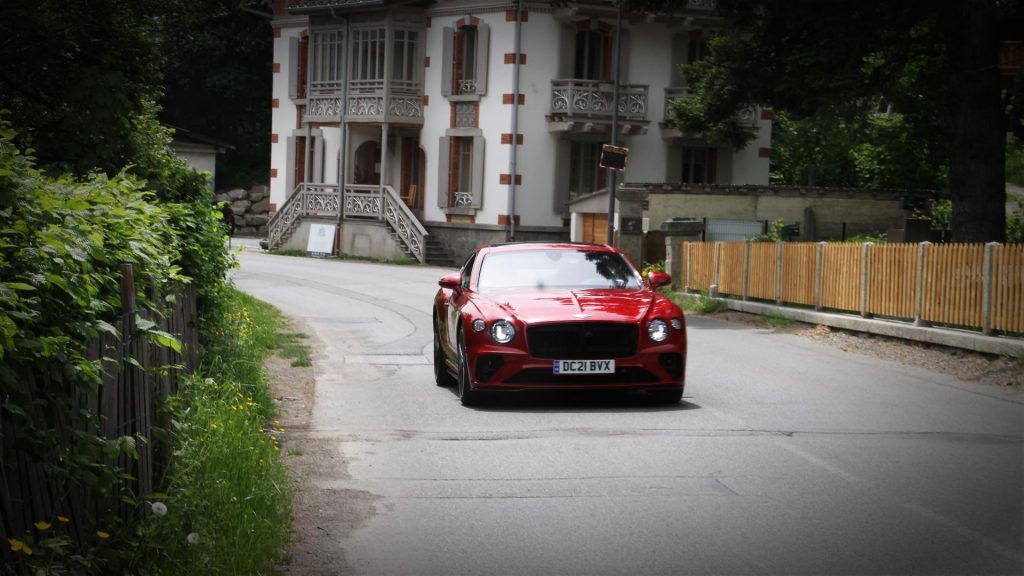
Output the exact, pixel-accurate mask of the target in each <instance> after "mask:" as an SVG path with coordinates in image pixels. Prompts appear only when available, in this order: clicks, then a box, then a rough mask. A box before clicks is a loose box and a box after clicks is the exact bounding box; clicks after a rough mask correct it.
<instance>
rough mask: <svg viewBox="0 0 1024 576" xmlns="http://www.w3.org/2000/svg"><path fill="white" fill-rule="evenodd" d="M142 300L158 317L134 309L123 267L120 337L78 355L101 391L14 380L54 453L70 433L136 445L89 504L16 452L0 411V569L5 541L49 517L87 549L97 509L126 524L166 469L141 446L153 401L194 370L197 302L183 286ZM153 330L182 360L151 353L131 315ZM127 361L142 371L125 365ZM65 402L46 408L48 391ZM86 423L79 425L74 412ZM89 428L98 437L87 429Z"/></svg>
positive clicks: (163, 450)
mask: <svg viewBox="0 0 1024 576" xmlns="http://www.w3.org/2000/svg"><path fill="white" fill-rule="evenodd" d="M148 292H149V293H148V297H149V299H150V300H151V301H152V302H154V303H156V305H157V308H158V309H160V310H163V311H164V312H163V313H162V314H160V313H154V312H151V311H148V310H146V309H141V308H136V305H135V298H134V296H135V291H134V281H133V274H132V269H131V267H130V266H125V267H122V313H121V316H120V318H119V320H118V323H117V324H115V325H117V328H118V329H119V330H120V331H121V333H122V335H123V338H122V339H118V338H116V337H114V336H113V335H109V334H104V335H102V336H101V337H99V338H97V339H95V340H94V341H92V342H90V343H89V344H88V345H87V346H86V349H85V350H84V351H83V354H84V356H85V358H86V359H87V360H90V361H95V362H100V363H101V364H102V366H103V378H102V383H101V384H100V385H98V386H97V387H96V388H95V389H91V390H83V389H82V387H81V386H80V385H78V386H77V387H73V385H72V384H71V383H70V382H69V381H65V379H64V378H62V375H61V374H60V373H59V372H58V371H57V370H56V369H51V370H47V371H45V372H43V373H26V374H22V375H21V380H20V381H21V387H22V388H21V389H22V391H23V392H25V393H26V394H28V396H29V397H31V398H33V399H35V400H38V401H39V402H41V403H42V404H40V405H39V406H45V407H46V408H42V407H39V406H37V407H36V412H35V413H34V414H33V416H34V417H36V418H37V419H38V421H41V422H45V423H46V424H47V426H48V427H51V428H52V429H53V430H55V431H56V434H57V437H58V438H59V439H60V442H61V445H62V446H69V445H70V444H69V442H70V437H71V436H72V435H74V434H75V433H76V431H78V430H85V431H87V432H91V433H97V432H98V433H99V434H100V435H101V436H103V437H104V438H107V439H116V438H119V437H122V436H131V437H136V438H141V439H144V440H145V441H140V442H138V443H137V449H138V452H139V457H138V458H137V459H131V458H128V457H126V456H125V455H121V456H120V457H119V459H118V461H117V462H106V463H105V464H117V465H118V466H119V467H120V468H121V469H122V470H123V471H124V472H126V473H127V474H128V476H129V477H128V478H127V479H125V480H123V481H122V482H121V484H120V485H119V486H118V488H117V490H116V491H115V492H114V493H111V494H109V495H107V497H106V498H105V500H104V501H96V499H94V498H93V497H92V496H91V495H90V494H89V493H88V492H87V490H86V489H85V488H83V487H77V486H68V485H67V484H66V483H64V482H62V480H61V479H60V477H59V474H58V475H53V474H51V473H50V472H49V471H48V469H47V466H46V465H47V464H50V463H49V462H44V461H42V460H41V459H39V458H38V457H36V456H33V455H32V453H30V452H28V451H26V450H25V449H24V446H23V443H24V442H25V438H24V432H23V431H19V430H18V428H17V427H15V426H14V423H13V422H11V421H10V420H9V419H8V420H4V418H3V412H2V411H0V542H2V543H3V544H4V545H3V546H0V560H2V562H3V565H4V566H15V564H14V562H15V558H14V557H13V555H12V552H11V549H10V546H7V545H6V544H7V539H8V538H19V537H21V536H22V535H23V534H25V533H26V532H30V531H31V530H32V524H33V523H35V522H37V521H39V520H46V521H52V520H53V519H54V518H55V517H56V515H57V514H60V515H61V516H64V517H66V518H68V519H69V522H68V526H67V529H68V531H69V534H70V535H71V536H72V537H73V538H75V539H77V540H78V541H79V542H82V541H87V539H88V538H89V537H91V536H90V535H92V534H93V533H95V531H96V530H97V529H98V528H101V527H99V526H97V520H98V519H99V517H100V514H101V512H102V511H103V510H112V509H113V510H116V511H117V513H118V515H119V516H120V517H121V518H122V519H125V520H128V519H130V518H132V517H140V516H141V515H143V514H144V513H145V510H146V508H145V507H144V506H142V505H141V502H143V499H144V498H145V497H146V496H147V495H148V494H150V493H152V492H153V491H154V489H156V488H157V487H158V486H159V483H160V481H161V479H162V477H163V475H164V474H165V472H166V471H167V470H168V469H169V468H170V465H171V451H170V449H169V447H167V446H163V445H161V444H159V443H155V442H151V441H149V440H150V439H152V437H153V436H152V434H153V427H154V426H155V425H159V426H166V425H167V424H168V423H167V422H163V421H160V420H159V418H162V417H163V416H160V415H158V412H157V407H158V404H159V401H160V400H162V398H164V397H166V396H167V395H169V394H173V393H175V392H176V391H177V389H178V383H179V379H180V378H181V377H182V374H183V370H184V371H188V370H191V369H193V368H194V367H195V366H196V365H197V364H198V359H199V358H198V350H199V346H198V332H197V330H196V324H195V319H196V317H195V315H196V294H195V289H194V287H193V286H191V285H187V286H177V287H175V288H174V289H173V291H172V292H171V294H167V295H161V294H159V293H158V292H157V289H156V286H155V285H154V284H152V283H150V284H149V286H148ZM136 314H138V315H139V317H141V318H145V319H147V320H150V321H152V322H155V323H156V325H157V329H158V330H161V331H164V332H168V333H170V334H173V335H175V336H177V337H178V338H179V340H180V341H181V342H182V352H181V353H180V354H179V353H177V352H174V351H173V350H172V349H169V348H166V347H162V346H157V345H154V344H151V343H150V341H149V339H148V338H147V337H146V335H145V334H141V333H138V331H137V330H136V325H135V324H136V323H135V316H136ZM127 356H132V357H134V358H135V359H136V360H137V361H138V362H139V364H141V365H142V366H143V369H141V370H140V369H139V368H137V367H134V366H132V365H131V364H130V363H127V362H125V358H126V357H127ZM61 389H64V390H65V391H66V392H68V393H70V394H69V395H68V396H67V397H69V398H71V403H70V404H71V405H67V406H53V398H54V397H55V396H59V394H57V395H55V394H54V391H59V390H61ZM83 412H85V413H88V414H92V415H95V418H92V419H89V418H84V417H83V416H82V413H83ZM97 427H98V430H97V429H96V428H97ZM124 495H131V496H133V497H134V498H136V499H137V500H136V501H137V502H139V503H140V504H139V505H134V506H132V505H129V504H127V503H125V502H123V501H122V499H121V497H122V496H124Z"/></svg>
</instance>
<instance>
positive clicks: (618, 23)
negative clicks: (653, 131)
mask: <svg viewBox="0 0 1024 576" xmlns="http://www.w3.org/2000/svg"><path fill="white" fill-rule="evenodd" d="M621 35H622V8H616V16H615V48H614V51H615V65H614V67H613V68H612V77H613V79H612V82H613V84H612V146H616V145H618V143H619V142H618V140H619V64H620V60H621V57H622V53H621V49H620V46H621V44H620V42H619V39H620V37H621ZM615 176H616V174H615V170H609V171H608V238H607V241H608V245H610V246H611V245H614V244H615V236H614V234H615Z"/></svg>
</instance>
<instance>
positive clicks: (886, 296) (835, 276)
mask: <svg viewBox="0 0 1024 576" xmlns="http://www.w3.org/2000/svg"><path fill="white" fill-rule="evenodd" d="M680 254H681V257H680V261H681V269H680V270H679V271H678V276H677V277H678V278H679V284H680V285H681V286H682V287H684V288H685V289H687V290H697V291H702V292H708V291H710V290H711V288H712V286H714V287H715V288H716V289H717V292H718V293H719V294H723V295H730V296H736V297H740V298H743V299H744V300H746V299H758V300H769V301H775V302H776V303H777V304H780V305H782V304H796V305H803V306H813V307H814V308H815V309H818V310H822V309H827V310H838V311H845V312H856V313H860V314H861V315H862V316H864V317H871V316H884V317H892V318H899V319H906V320H913V321H914V322H915V323H918V324H931V323H933V324H946V325H954V326H960V327H966V328H973V329H980V330H981V331H982V332H984V333H985V334H990V333H992V332H993V331H1002V332H1012V333H1020V332H1024V245H1019V244H1011V245H1005V246H1004V245H1001V244H997V243H992V244H984V245H983V244H931V243H928V242H924V243H921V244H871V243H868V244H836V243H826V242H818V243H814V242H778V243H770V242H714V243H710V242H684V243H683V244H682V251H681V253H680Z"/></svg>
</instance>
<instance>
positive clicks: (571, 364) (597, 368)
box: [554, 360, 615, 374]
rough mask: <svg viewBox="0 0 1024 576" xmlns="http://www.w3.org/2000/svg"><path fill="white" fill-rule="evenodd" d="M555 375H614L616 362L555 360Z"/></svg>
mask: <svg viewBox="0 0 1024 576" xmlns="http://www.w3.org/2000/svg"><path fill="white" fill-rule="evenodd" d="M554 369H555V374H613V373H614V372H615V360H555V368H554Z"/></svg>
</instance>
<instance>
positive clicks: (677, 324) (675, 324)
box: [672, 318, 683, 330]
mask: <svg viewBox="0 0 1024 576" xmlns="http://www.w3.org/2000/svg"><path fill="white" fill-rule="evenodd" d="M672 328H673V329H675V330H682V329H683V321H682V320H680V319H679V318H673V319H672Z"/></svg>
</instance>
